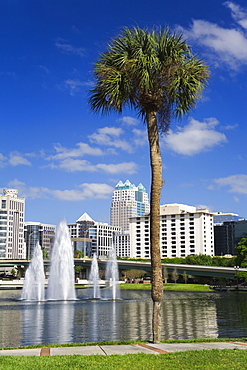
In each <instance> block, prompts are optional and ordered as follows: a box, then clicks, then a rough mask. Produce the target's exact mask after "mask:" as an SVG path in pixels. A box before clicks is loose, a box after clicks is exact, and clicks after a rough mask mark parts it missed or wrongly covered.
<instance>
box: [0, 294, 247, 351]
mask: <svg viewBox="0 0 247 370" xmlns="http://www.w3.org/2000/svg"><path fill="white" fill-rule="evenodd" d="M20 294H21V291H19V290H7V291H6V290H5V291H4V290H1V291H0V346H2V347H8V346H25V345H30V344H48V343H79V342H81V343H82V342H96V341H104V340H131V339H132V340H136V339H141V340H150V339H151V338H152V332H151V317H152V301H151V298H150V292H148V291H137V290H136V291H135V290H133V291H121V298H122V299H121V300H119V301H115V302H114V301H107V300H105V301H89V300H88V299H87V298H88V297H87V291H86V290H82V289H81V290H77V298H78V300H77V301H67V302H63V301H54V302H52V301H49V302H41V303H36V302H29V303H28V302H24V301H20V300H19V297H20ZM162 310H163V313H162V339H163V340H165V339H184V338H230V337H246V336H247V293H241V292H229V293H227V292H223V293H187V292H186V293H183V292H165V295H164V299H163V304H162Z"/></svg>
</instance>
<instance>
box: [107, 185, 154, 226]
mask: <svg viewBox="0 0 247 370" xmlns="http://www.w3.org/2000/svg"><path fill="white" fill-rule="evenodd" d="M149 211H150V205H149V202H148V194H147V192H146V189H145V188H144V186H143V185H142V184H139V185H138V186H135V185H134V184H131V182H130V181H129V180H127V181H126V182H125V183H123V182H122V181H119V183H118V184H117V185H116V187H115V190H114V192H113V196H112V204H111V214H110V223H111V225H112V226H120V227H121V228H122V231H123V233H128V232H129V218H130V217H141V216H144V215H145V214H147V213H149Z"/></svg>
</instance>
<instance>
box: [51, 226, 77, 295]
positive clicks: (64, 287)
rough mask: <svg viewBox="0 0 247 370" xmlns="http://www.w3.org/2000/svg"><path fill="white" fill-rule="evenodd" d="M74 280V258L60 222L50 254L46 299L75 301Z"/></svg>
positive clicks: (64, 229)
mask: <svg viewBox="0 0 247 370" xmlns="http://www.w3.org/2000/svg"><path fill="white" fill-rule="evenodd" d="M74 280H75V274H74V258H73V250H72V243H71V238H70V234H69V229H68V226H67V224H66V222H65V221H61V222H60V223H59V225H58V227H57V230H56V236H55V241H54V245H53V248H52V253H51V266H50V275H49V282H48V289H47V299H48V300H74V299H76V294H75V286H74Z"/></svg>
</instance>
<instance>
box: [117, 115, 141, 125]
mask: <svg viewBox="0 0 247 370" xmlns="http://www.w3.org/2000/svg"><path fill="white" fill-rule="evenodd" d="M117 122H120V123H123V124H126V125H128V126H137V125H138V124H139V120H138V119H136V118H133V117H130V116H125V117H122V118H119V119H118V120H117Z"/></svg>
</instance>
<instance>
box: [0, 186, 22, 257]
mask: <svg viewBox="0 0 247 370" xmlns="http://www.w3.org/2000/svg"><path fill="white" fill-rule="evenodd" d="M17 195H18V190H17V189H3V195H0V258H11V259H22V258H25V246H26V245H25V242H24V211H25V199H24V198H18V197H17Z"/></svg>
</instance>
